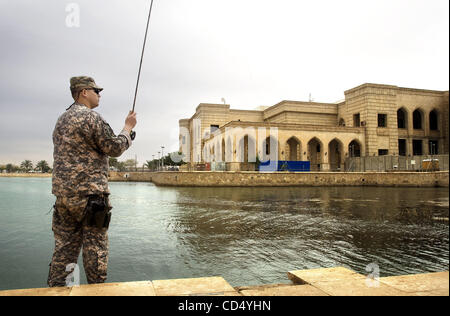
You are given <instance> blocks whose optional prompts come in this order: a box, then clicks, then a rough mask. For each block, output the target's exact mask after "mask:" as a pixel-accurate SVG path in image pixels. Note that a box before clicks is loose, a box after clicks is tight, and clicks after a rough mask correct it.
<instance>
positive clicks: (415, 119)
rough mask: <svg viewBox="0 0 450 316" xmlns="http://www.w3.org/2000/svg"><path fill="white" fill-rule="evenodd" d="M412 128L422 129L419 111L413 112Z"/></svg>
mask: <svg viewBox="0 0 450 316" xmlns="http://www.w3.org/2000/svg"><path fill="white" fill-rule="evenodd" d="M413 128H414V129H422V112H421V111H420V110H415V111H414V112H413Z"/></svg>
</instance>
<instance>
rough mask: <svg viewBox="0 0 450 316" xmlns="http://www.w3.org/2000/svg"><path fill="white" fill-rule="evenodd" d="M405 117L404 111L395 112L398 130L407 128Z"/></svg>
mask: <svg viewBox="0 0 450 316" xmlns="http://www.w3.org/2000/svg"><path fill="white" fill-rule="evenodd" d="M407 117H408V116H407V115H406V111H405V110H404V109H399V110H398V111H397V127H398V128H406V127H407V124H406V122H407Z"/></svg>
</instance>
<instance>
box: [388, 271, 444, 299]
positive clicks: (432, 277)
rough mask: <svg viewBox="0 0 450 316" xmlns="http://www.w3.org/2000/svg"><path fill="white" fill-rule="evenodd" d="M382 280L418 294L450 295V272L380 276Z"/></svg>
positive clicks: (402, 289) (394, 286)
mask: <svg viewBox="0 0 450 316" xmlns="http://www.w3.org/2000/svg"><path fill="white" fill-rule="evenodd" d="M380 282H382V283H384V284H387V285H389V286H391V287H393V288H396V289H399V290H401V291H404V292H408V293H415V294H417V295H433V296H434V295H439V296H440V295H447V296H448V295H449V272H448V271H446V272H437V273H426V274H416V275H404V276H391V277H384V278H380Z"/></svg>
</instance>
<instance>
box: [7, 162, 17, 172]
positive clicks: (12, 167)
mask: <svg viewBox="0 0 450 316" xmlns="http://www.w3.org/2000/svg"><path fill="white" fill-rule="evenodd" d="M18 169H19V167H17V166H15V165H13V164H12V163H9V164H7V165H6V172H7V173H11V172H16V171H17V170H18Z"/></svg>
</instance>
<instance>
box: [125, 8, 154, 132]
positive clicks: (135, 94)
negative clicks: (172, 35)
mask: <svg viewBox="0 0 450 316" xmlns="http://www.w3.org/2000/svg"><path fill="white" fill-rule="evenodd" d="M152 8H153V0H151V3H150V10H149V11H148V19H147V27H146V28H145V35H144V45H142V53H141V62H140V63H139V72H138V76H137V81H136V90H135V91H134V101H133V110H131V112H134V108H135V106H136V97H137V92H138V87H139V78H140V77H141V69H142V60H143V59H144V51H145V43H146V42H147V33H148V26H149V24H150V16H151V15H152ZM130 136H131V139H134V138H135V137H136V132H135V131H131V133H130Z"/></svg>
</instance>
